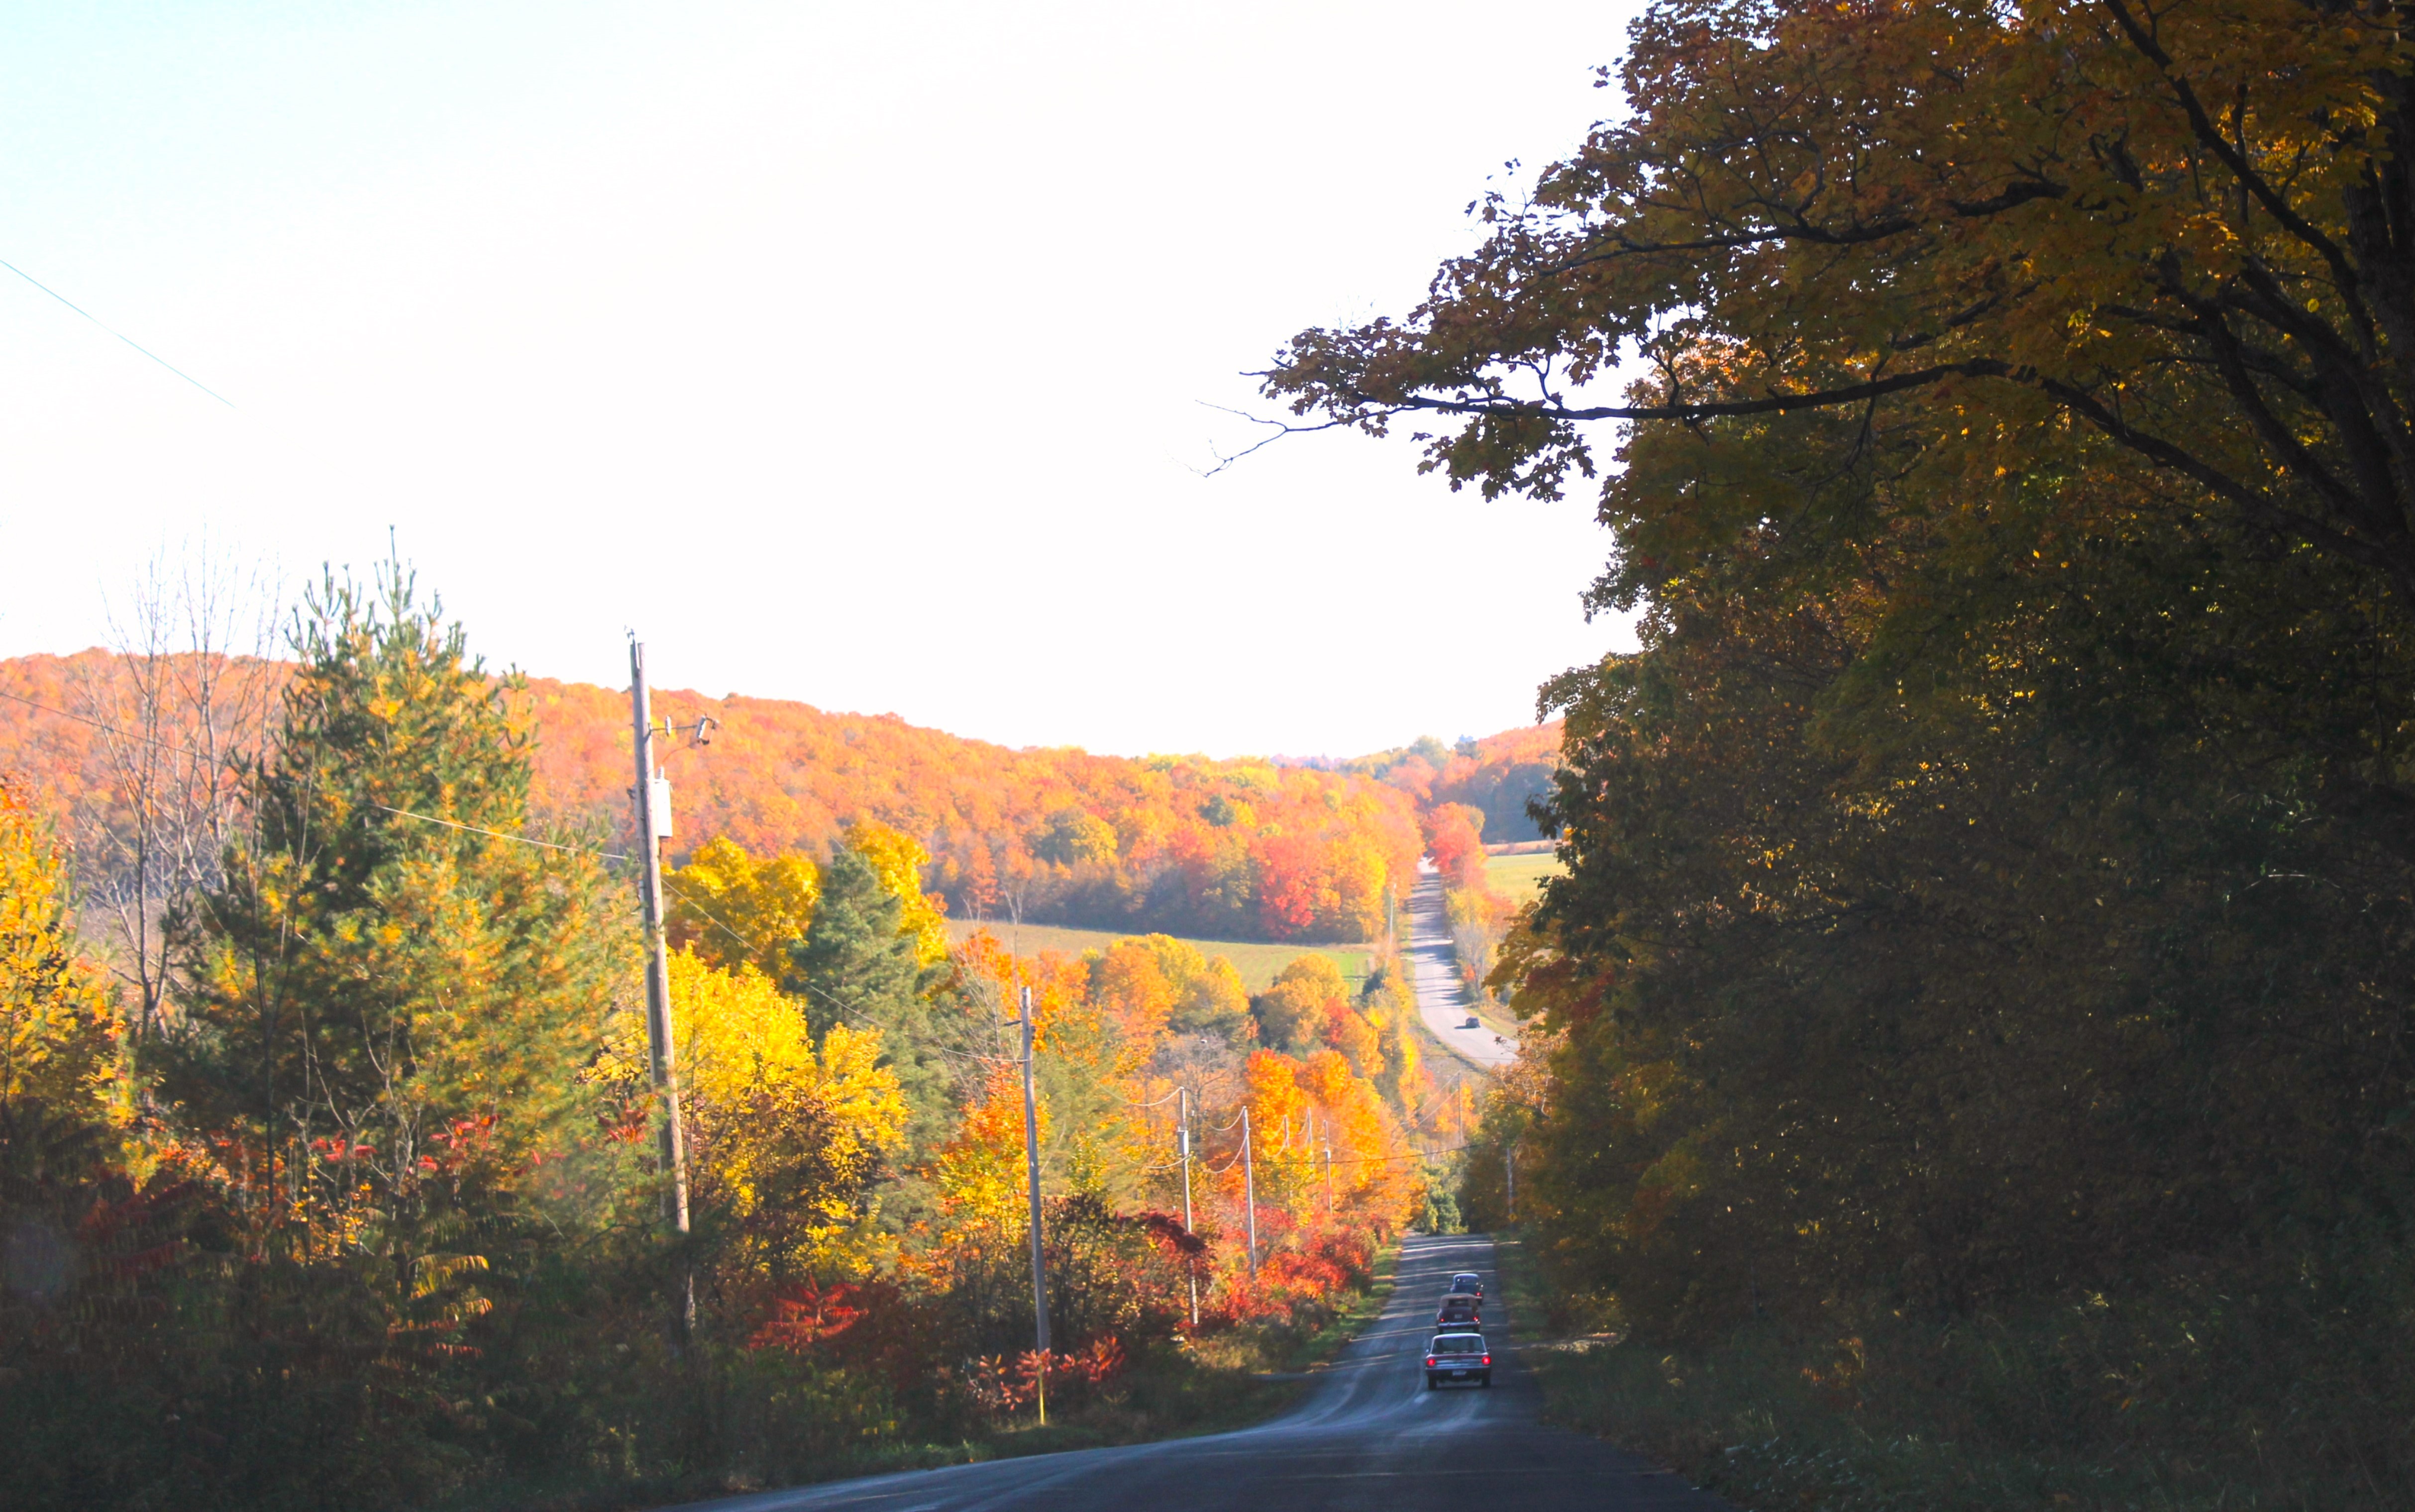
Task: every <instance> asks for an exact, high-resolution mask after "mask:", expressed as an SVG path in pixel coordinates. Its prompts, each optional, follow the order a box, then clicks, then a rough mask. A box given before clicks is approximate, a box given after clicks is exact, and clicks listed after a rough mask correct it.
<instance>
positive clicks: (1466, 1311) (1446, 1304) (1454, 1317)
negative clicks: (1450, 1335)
mask: <svg viewBox="0 0 2415 1512" xmlns="http://www.w3.org/2000/svg"><path fill="white" fill-rule="evenodd" d="M1477 1307H1478V1298H1476V1297H1472V1296H1468V1295H1465V1294H1463V1293H1459V1292H1454V1293H1452V1294H1451V1295H1448V1296H1447V1297H1444V1298H1443V1299H1442V1310H1440V1311H1439V1312H1436V1313H1435V1314H1434V1326H1435V1327H1437V1328H1448V1327H1449V1326H1451V1325H1453V1324H1467V1325H1474V1324H1478V1323H1482V1322H1483V1321H1484V1320H1483V1319H1482V1318H1479V1317H1478V1316H1477Z"/></svg>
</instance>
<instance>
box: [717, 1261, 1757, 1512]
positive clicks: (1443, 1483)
mask: <svg viewBox="0 0 2415 1512" xmlns="http://www.w3.org/2000/svg"><path fill="white" fill-rule="evenodd" d="M1458 1270H1473V1271H1476V1272H1477V1273H1478V1274H1479V1275H1481V1276H1483V1277H1484V1279H1485V1292H1486V1295H1487V1298H1488V1300H1487V1302H1486V1305H1485V1310H1484V1321H1485V1330H1484V1331H1485V1335H1486V1338H1487V1339H1488V1340H1490V1341H1491V1342H1492V1344H1493V1388H1492V1389H1491V1390H1489V1391H1488V1390H1480V1389H1478V1388H1475V1387H1472V1386H1445V1387H1443V1388H1442V1389H1441V1390H1439V1391H1428V1390H1427V1389H1426V1388H1425V1370H1424V1368H1423V1367H1424V1352H1425V1346H1426V1342H1427V1340H1429V1339H1431V1338H1432V1337H1433V1326H1432V1325H1433V1312H1434V1304H1435V1303H1436V1301H1438V1300H1439V1299H1440V1297H1441V1295H1442V1292H1443V1288H1444V1286H1445V1284H1446V1283H1447V1282H1448V1280H1449V1277H1450V1274H1451V1273H1452V1272H1453V1271H1458ZM1499 1297H1500V1289H1499V1287H1498V1286H1497V1285H1496V1284H1495V1282H1494V1279H1493V1241H1492V1240H1491V1239H1489V1238H1487V1237H1485V1236H1484V1235H1467V1236H1463V1237H1453V1238H1418V1237H1411V1238H1408V1239H1406V1240H1404V1241H1403V1245H1402V1251H1401V1261H1400V1271H1399V1281H1398V1284H1397V1285H1396V1286H1395V1287H1394V1289H1393V1293H1392V1296H1391V1298H1390V1300H1389V1301H1388V1303H1387V1305H1386V1306H1385V1309H1384V1312H1383V1315H1382V1317H1381V1318H1380V1319H1379V1320H1378V1321H1377V1322H1375V1323H1374V1324H1373V1325H1370V1326H1369V1327H1368V1328H1367V1329H1366V1331H1365V1332H1363V1333H1361V1334H1360V1335H1359V1336H1358V1338H1357V1340H1354V1341H1353V1342H1352V1343H1351V1344H1350V1345H1349V1346H1348V1347H1347V1348H1346V1349H1345V1350H1344V1351H1343V1352H1342V1357H1341V1358H1340V1359H1339V1360H1337V1361H1336V1362H1335V1363H1334V1365H1333V1366H1332V1367H1331V1368H1330V1369H1329V1370H1326V1371H1324V1372H1321V1373H1320V1376H1319V1378H1318V1380H1317V1381H1316V1383H1315V1384H1314V1385H1312V1386H1310V1387H1309V1389H1308V1392H1307V1395H1306V1396H1305V1397H1304V1398H1302V1400H1300V1403H1299V1405H1298V1406H1297V1407H1295V1408H1294V1409H1293V1410H1292V1411H1291V1412H1290V1413H1289V1414H1288V1415H1284V1416H1282V1417H1280V1418H1277V1419H1276V1420H1274V1421H1273V1422H1270V1423H1267V1424H1265V1425H1263V1426H1261V1427H1258V1428H1252V1429H1243V1430H1239V1431H1237V1432H1233V1433H1218V1434H1214V1435H1212V1436H1209V1437H1206V1438H1195V1439H1175V1440H1172V1441H1169V1442H1166V1443H1162V1444H1142V1445H1132V1446H1130V1447H1127V1448H1120V1449H1082V1450H1076V1451H1074V1452H1072V1453H1069V1454H1047V1455H1035V1456H1032V1457H1031V1458H1029V1459H1026V1460H992V1461H990V1462H988V1463H986V1464H978V1465H955V1466H952V1467H950V1468H948V1469H945V1470H922V1471H912V1472H908V1473H907V1474H903V1475H875V1476H871V1477H869V1478H866V1479H862V1480H846V1481H834V1482H831V1483H828V1484H825V1485H820V1486H808V1487H803V1488H801V1489H799V1490H792V1491H768V1492H764V1493H762V1494H759V1495H754V1496H742V1497H735V1498H731V1499H729V1500H727V1501H721V1502H712V1503H706V1504H702V1505H705V1506H710V1507H712V1508H713V1509H714V1512H774V1509H780V1512H786V1509H789V1508H797V1509H805V1508H813V1509H821V1508H841V1507H844V1508H848V1509H850V1512H856V1509H861V1512H990V1509H993V1508H996V1509H1003V1508H1008V1507H1029V1508H1042V1507H1045V1508H1049V1509H1051V1512H1125V1509H1139V1512H1207V1509H1210V1508H1214V1509H1223V1508H1246V1509H1249V1512H1293V1509H1301V1512H1306V1509H1309V1508H1315V1509H1317V1512H1345V1509H1354V1508H1370V1509H1381V1512H1419V1509H1422V1508H1429V1507H1431V1508H1438V1509H1439V1508H1448V1509H1449V1512H1471V1509H1491V1508H1500V1509H1503V1512H1509V1509H1516V1512H1558V1509H1561V1508H1577V1507H1583V1508H1586V1509H1588V1512H1627V1509H1630V1508H1632V1509H1638V1512H1641V1509H1646V1508H1649V1509H1653V1512H1728V1509H1727V1504H1726V1503H1724V1502H1721V1501H1719V1500H1718V1498H1716V1497H1712V1496H1708V1495H1705V1494H1704V1493H1703V1492H1701V1491H1697V1490H1693V1489H1692V1488H1690V1487H1688V1485H1687V1484H1686V1483H1685V1482H1684V1481H1682V1480H1680V1479H1679V1478H1677V1477H1676V1476H1675V1475H1671V1474H1670V1473H1668V1472H1667V1471H1663V1470H1657V1469H1655V1468H1653V1466H1651V1465H1650V1464H1647V1463H1645V1462H1644V1461H1643V1460H1639V1459H1637V1458H1635V1457H1634V1456H1632V1455H1628V1454H1624V1453H1621V1452H1620V1451H1618V1450H1616V1449H1613V1448H1612V1447H1611V1446H1610V1445H1607V1444H1604V1443H1602V1442H1600V1441H1599V1440H1598V1439H1592V1438H1587V1437H1585V1436H1584V1435H1583V1434H1580V1433H1575V1432H1571V1431H1569V1430H1566V1429H1558V1428H1546V1427H1544V1426H1543V1425H1542V1424H1540V1423H1539V1422H1538V1421H1537V1420H1536V1415H1537V1409H1538V1406H1539V1405H1540V1398H1539V1397H1538V1394H1537V1392H1536V1389H1535V1384H1534V1382H1533V1380H1532V1379H1531V1378H1529V1377H1528V1376H1527V1375H1526V1373H1525V1371H1524V1370H1521V1369H1520V1368H1519V1365H1518V1363H1517V1359H1516V1357H1515V1355H1513V1354H1512V1353H1511V1352H1510V1351H1509V1349H1508V1342H1509V1338H1508V1333H1509V1326H1510V1325H1511V1324H1512V1323H1513V1321H1514V1320H1511V1319H1510V1318H1508V1315H1507V1310H1506V1309H1505V1308H1504V1307H1503V1305H1502V1303H1501V1302H1500V1300H1499Z"/></svg>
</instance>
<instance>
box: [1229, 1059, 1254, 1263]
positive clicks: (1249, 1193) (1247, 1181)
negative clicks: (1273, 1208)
mask: <svg viewBox="0 0 2415 1512" xmlns="http://www.w3.org/2000/svg"><path fill="white" fill-rule="evenodd" d="M1226 1169H1227V1170H1229V1169H1231V1167H1229V1166H1228V1167H1226ZM1241 1206H1242V1209H1243V1210H1244V1211H1245V1212H1247V1213H1248V1214H1249V1220H1250V1279H1251V1280H1256V1279H1257V1274H1258V1176H1257V1171H1256V1169H1255V1167H1254V1165H1253V1163H1252V1160H1251V1158H1250V1105H1249V1104H1248V1103H1246V1102H1244V1103H1242V1104H1241Z"/></svg>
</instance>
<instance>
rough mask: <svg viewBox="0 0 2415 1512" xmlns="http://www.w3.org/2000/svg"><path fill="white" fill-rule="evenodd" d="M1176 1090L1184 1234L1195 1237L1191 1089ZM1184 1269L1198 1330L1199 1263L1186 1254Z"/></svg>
mask: <svg viewBox="0 0 2415 1512" xmlns="http://www.w3.org/2000/svg"><path fill="white" fill-rule="evenodd" d="M1176 1090H1177V1091H1179V1092H1180V1093H1181V1094H1182V1100H1181V1101H1180V1102H1179V1103H1177V1107H1179V1108H1180V1109H1181V1113H1180V1115H1179V1116H1180V1117H1181V1119H1182V1124H1181V1127H1180V1128H1179V1129H1177V1130H1175V1135H1174V1142H1175V1147H1176V1148H1177V1150H1178V1151H1180V1153H1181V1156H1182V1232H1183V1234H1184V1235H1190V1236H1192V1237H1195V1236H1196V1235H1192V1231H1191V1088H1189V1087H1187V1086H1184V1087H1177V1088H1176ZM1182 1268H1183V1269H1184V1270H1185V1271H1186V1272H1188V1273H1189V1275H1190V1277H1191V1326H1192V1327H1193V1328H1196V1327H1198V1326H1199V1262H1198V1261H1197V1259H1195V1258H1194V1257H1192V1256H1191V1255H1189V1254H1185V1255H1184V1256H1183V1257H1182Z"/></svg>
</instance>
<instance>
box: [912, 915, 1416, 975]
mask: <svg viewBox="0 0 2415 1512" xmlns="http://www.w3.org/2000/svg"><path fill="white" fill-rule="evenodd" d="M981 929H986V930H988V931H989V932H990V933H991V934H993V935H996V936H997V937H998V938H999V939H1005V938H1006V937H1007V934H1008V926H1007V925H1006V924H1005V923H1003V922H1002V921H998V920H995V919H987V920H982V921H973V920H970V919H951V920H949V921H948V937H949V938H950V939H952V940H957V941H962V940H965V939H967V938H968V937H970V936H971V935H972V934H973V932H974V931H975V930H981ZM1014 933H1015V941H1014V943H1015V945H1016V948H1017V951H1018V953H1020V954H1023V955H1030V954H1034V953H1035V952H1038V951H1059V952H1061V953H1063V954H1066V955H1079V954H1081V953H1082V952H1083V951H1103V950H1105V949H1106V948H1107V947H1108V946H1110V945H1113V944H1114V943H1115V942H1116V941H1117V940H1122V939H1131V938H1132V936H1135V935H1141V934H1147V931H1146V930H1132V929H1072V928H1068V927H1067V926H1065V925H1062V924H1025V925H1023V926H1022V927H1021V928H1020V929H1019V930H1016V931H1015V932H1014ZM1191 943H1192V944H1193V945H1195V946H1197V947H1199V951H1200V953H1201V954H1203V955H1221V956H1223V957H1224V958H1226V959H1227V960H1229V961H1231V962H1232V963H1233V969H1234V970H1236V971H1238V972H1239V973H1240V974H1241V981H1242V982H1243V984H1245V985H1246V986H1247V987H1248V988H1249V989H1250V991H1252V992H1253V993H1262V992H1265V991H1266V990H1267V988H1268V987H1269V986H1271V985H1273V983H1274V980H1275V973H1277V972H1279V971H1281V970H1282V968H1283V967H1285V966H1289V965H1291V964H1292V963H1293V962H1294V961H1297V960H1298V959H1299V958H1300V957H1301V956H1303V955H1322V956H1325V957H1326V958H1327V959H1328V960H1330V961H1332V962H1333V964H1334V965H1335V966H1340V967H1341V968H1342V976H1344V977H1346V978H1348V979H1349V980H1350V981H1353V982H1356V981H1359V980H1360V979H1362V978H1364V977H1365V976H1366V974H1367V961H1368V958H1369V957H1370V956H1371V955H1372V954H1373V953H1374V947H1373V946H1371V945H1269V944H1267V943H1266V942H1265V941H1264V940H1203V939H1192V941H1191Z"/></svg>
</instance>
